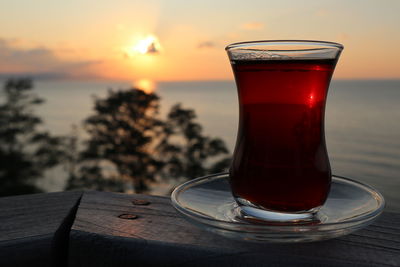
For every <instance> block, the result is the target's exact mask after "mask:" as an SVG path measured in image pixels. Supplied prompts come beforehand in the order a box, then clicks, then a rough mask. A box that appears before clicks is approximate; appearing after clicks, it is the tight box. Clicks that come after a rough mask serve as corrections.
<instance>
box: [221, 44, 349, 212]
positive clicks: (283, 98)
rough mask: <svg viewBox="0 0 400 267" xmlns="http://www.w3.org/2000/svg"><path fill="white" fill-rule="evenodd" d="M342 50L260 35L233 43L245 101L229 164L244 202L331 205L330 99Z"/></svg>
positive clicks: (286, 207)
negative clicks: (254, 39)
mask: <svg viewBox="0 0 400 267" xmlns="http://www.w3.org/2000/svg"><path fill="white" fill-rule="evenodd" d="M342 49H343V46H341V45H340V44H336V43H330V42H317V41H257V42H245V43H236V44H232V45H229V46H228V47H227V48H226V50H227V52H228V56H229V59H230V62H231V65H232V69H233V73H234V76H235V80H236V85H237V90H238V99H239V107H240V108H239V110H240V117H239V118H240V119H239V129H238V135H237V142H236V147H235V152H234V157H233V162H232V166H231V169H230V185H231V189H232V193H233V196H234V197H235V199H236V201H237V202H238V203H239V205H243V206H247V207H253V208H255V209H261V210H262V209H264V210H269V211H277V212H285V213H305V214H310V213H315V212H316V211H317V210H318V208H319V207H320V206H322V205H323V204H324V202H325V200H326V198H327V196H328V193H329V188H330V183H331V169H330V165H329V158H328V154H327V150H326V144H325V134H324V114H325V103H326V97H327V91H328V87H329V83H330V80H331V77H332V74H333V71H334V69H335V66H336V62H337V60H338V58H339V56H340V53H341V51H342ZM250 210H251V209H250ZM255 214H256V213H255ZM257 214H258V213H257ZM250 215H251V214H250Z"/></svg>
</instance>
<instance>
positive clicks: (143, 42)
mask: <svg viewBox="0 0 400 267" xmlns="http://www.w3.org/2000/svg"><path fill="white" fill-rule="evenodd" d="M160 49H161V46H160V42H159V41H158V39H157V37H155V36H154V35H149V36H147V37H145V38H143V39H140V40H139V41H137V42H136V43H135V44H134V45H132V46H130V47H129V48H128V49H127V53H128V55H130V56H132V55H135V54H141V55H145V54H155V53H158V52H159V51H160Z"/></svg>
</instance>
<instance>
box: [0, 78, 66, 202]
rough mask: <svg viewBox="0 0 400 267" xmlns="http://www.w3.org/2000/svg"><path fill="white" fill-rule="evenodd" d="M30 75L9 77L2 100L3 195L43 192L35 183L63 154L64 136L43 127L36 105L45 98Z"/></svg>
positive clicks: (0, 163)
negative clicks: (58, 135) (53, 134)
mask: <svg viewBox="0 0 400 267" xmlns="http://www.w3.org/2000/svg"><path fill="white" fill-rule="evenodd" d="M32 89H33V84H32V81H31V80H30V79H9V80H7V81H6V82H5V84H4V87H3V88H2V95H1V99H2V102H1V104H0V125H1V128H0V196H6V195H15V194H27V193H35V192H41V189H40V188H38V187H37V186H36V185H35V181H36V180H37V179H38V178H41V177H43V175H44V172H45V171H46V170H47V169H49V168H52V167H53V166H55V165H57V164H58V163H59V162H60V160H61V159H62V158H63V155H64V153H63V150H62V147H63V139H62V138H61V137H55V136H52V135H50V133H49V132H47V131H44V130H41V129H40V126H41V124H42V120H41V118H40V117H38V116H37V115H35V113H34V108H35V107H36V106H39V105H40V104H42V103H43V102H44V100H43V99H42V98H39V97H38V96H36V95H35V94H34V93H33V92H32Z"/></svg>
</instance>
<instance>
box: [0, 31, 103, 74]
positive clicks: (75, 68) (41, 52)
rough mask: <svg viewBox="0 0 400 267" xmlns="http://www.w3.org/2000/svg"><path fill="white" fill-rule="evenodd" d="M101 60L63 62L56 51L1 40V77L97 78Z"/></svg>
mask: <svg viewBox="0 0 400 267" xmlns="http://www.w3.org/2000/svg"><path fill="white" fill-rule="evenodd" d="M100 64H102V61H99V60H76V61H74V60H63V59H61V58H59V57H58V56H57V55H56V51H54V50H51V49H48V48H45V47H35V48H29V49H26V48H25V49H24V48H20V47H17V46H16V45H15V44H14V43H13V42H11V41H8V40H4V39H1V38H0V75H1V76H2V77H8V76H15V75H28V76H33V77H39V78H95V77H97V74H96V72H95V71H94V68H95V67H96V66H97V65H100Z"/></svg>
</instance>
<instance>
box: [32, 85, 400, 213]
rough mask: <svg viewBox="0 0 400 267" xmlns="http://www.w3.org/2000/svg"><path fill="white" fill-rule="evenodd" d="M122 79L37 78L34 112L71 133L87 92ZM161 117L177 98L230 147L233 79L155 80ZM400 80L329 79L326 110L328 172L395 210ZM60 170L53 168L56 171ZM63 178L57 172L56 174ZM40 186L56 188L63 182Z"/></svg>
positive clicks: (399, 198) (86, 106) (87, 109)
mask: <svg viewBox="0 0 400 267" xmlns="http://www.w3.org/2000/svg"><path fill="white" fill-rule="evenodd" d="M128 86H129V84H128V83H124V82H55V81H51V82H50V81H47V82H37V83H36V89H37V93H38V94H39V95H40V96H42V97H45V98H46V100H47V102H46V104H45V105H43V106H42V107H41V108H40V110H39V113H40V115H42V116H43V118H44V120H45V122H46V127H47V128H48V129H50V130H51V131H52V132H53V133H55V134H65V133H67V132H69V131H70V126H71V124H80V122H81V121H82V119H84V118H85V117H87V116H88V115H89V114H91V112H92V106H93V99H92V97H91V96H93V95H97V96H99V97H102V96H105V95H106V93H107V89H108V88H121V87H122V88H127V87H128ZM157 93H158V94H159V95H160V96H161V98H162V99H161V116H165V114H166V112H167V111H168V109H169V107H170V106H171V105H172V104H174V103H177V102H182V103H183V104H184V106H185V107H186V108H193V109H195V110H196V112H197V115H198V119H199V122H200V123H201V124H202V125H203V126H204V132H205V133H206V134H208V135H211V136H219V137H221V138H223V139H224V140H225V141H226V143H227V144H228V147H229V148H230V150H231V151H233V148H234V143H235V138H236V130H237V123H238V106H237V97H236V88H235V85H234V83H233V82H229V81H226V82H168V83H159V84H157ZM399 103H400V81H333V82H332V84H331V87H330V91H329V96H328V102H327V110H326V138H327V145H328V151H329V156H330V159H331V165H332V169H333V173H335V174H336V175H341V176H347V177H351V178H353V179H356V180H359V181H362V182H365V183H368V184H370V185H372V186H374V187H376V188H377V189H378V190H379V191H381V192H382V193H383V195H384V196H385V198H386V200H387V209H388V210H392V211H398V212H400V105H399ZM59 171H60V170H58V171H56V172H59ZM58 177H62V175H58ZM61 180H62V179H61V178H60V181H54V179H53V180H49V181H47V182H44V185H45V186H46V187H47V188H49V189H50V190H60V189H61V187H62V184H63V182H62V181H61Z"/></svg>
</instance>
